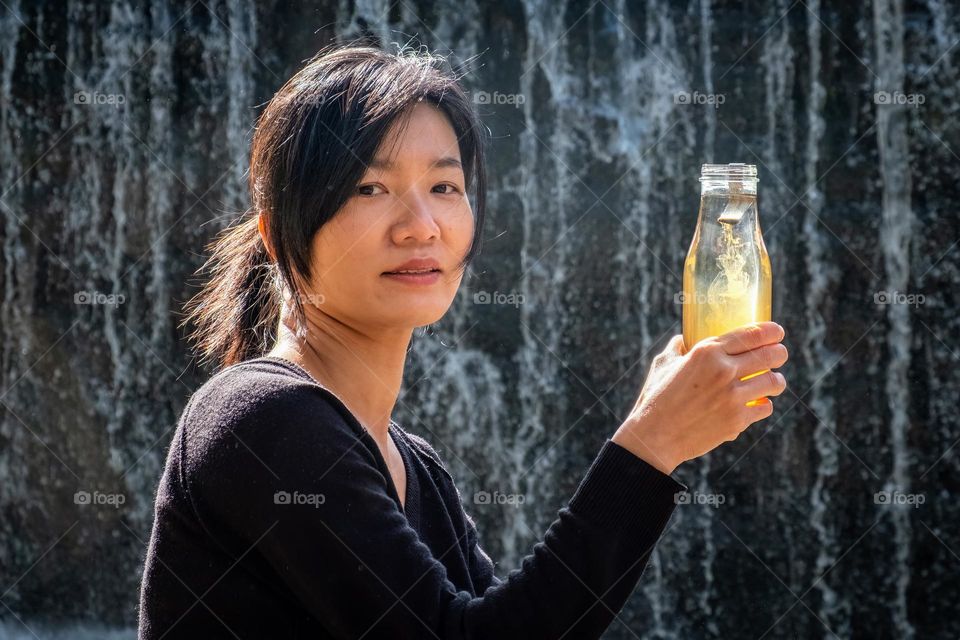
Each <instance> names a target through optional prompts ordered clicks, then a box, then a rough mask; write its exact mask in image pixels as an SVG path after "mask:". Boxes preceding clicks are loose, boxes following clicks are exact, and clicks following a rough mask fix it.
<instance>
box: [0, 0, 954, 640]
mask: <svg viewBox="0 0 960 640" xmlns="http://www.w3.org/2000/svg"><path fill="white" fill-rule="evenodd" d="M357 36H366V37H368V38H371V39H373V40H374V41H375V42H378V43H379V44H380V45H381V46H383V47H384V48H387V49H391V50H396V49H397V46H398V44H399V45H405V44H406V45H410V44H411V43H412V46H418V45H420V44H423V45H425V46H427V47H428V48H429V49H430V50H431V51H433V52H435V53H439V54H444V55H446V56H448V59H449V61H450V64H451V66H454V67H456V68H458V69H460V70H462V71H464V73H465V75H464V79H463V82H464V84H465V86H466V87H467V88H468V89H469V90H470V91H471V92H472V94H473V95H474V99H475V102H476V104H477V108H478V109H479V111H480V112H481V115H482V117H483V119H484V121H485V123H486V125H487V126H488V127H489V129H490V131H491V133H492V139H491V145H490V165H489V169H490V173H491V183H492V184H491V194H490V196H491V201H490V211H489V219H488V225H487V228H486V233H485V248H484V251H483V253H482V255H481V256H480V258H479V259H478V261H477V263H476V264H475V266H474V268H473V269H472V271H471V272H470V275H469V276H468V278H467V279H466V280H465V282H464V286H463V288H462V290H461V292H460V294H459V297H458V299H457V301H456V303H455V305H454V307H453V308H452V309H451V311H450V313H449V314H448V316H447V317H446V318H445V319H444V320H443V321H442V322H440V323H438V324H437V325H435V326H433V327H430V328H427V329H424V330H418V331H417V334H416V336H415V338H414V345H413V349H412V352H411V355H410V360H409V365H408V368H407V371H406V378H405V384H404V389H403V393H402V396H401V398H400V400H399V402H398V405H397V413H396V415H395V416H394V417H395V418H396V419H397V420H398V422H400V424H402V425H403V426H404V427H405V428H407V429H408V430H410V431H412V432H415V433H419V434H421V435H423V436H424V437H426V438H427V439H428V440H429V441H430V442H432V443H433V444H434V446H435V447H436V448H437V449H438V451H439V452H440V454H441V456H442V457H443V458H444V460H445V462H446V463H447V465H448V466H449V467H450V469H451V472H452V473H453V476H454V477H455V478H456V479H457V481H458V483H459V486H460V490H461V494H462V496H463V499H464V503H465V508H466V509H467V510H468V512H469V513H470V514H471V515H472V516H473V517H474V518H475V519H476V520H477V522H478V526H479V529H480V533H481V541H482V544H483V545H484V547H485V548H486V549H487V550H488V551H489V553H490V554H491V556H492V557H493V558H494V559H495V560H496V561H497V563H498V565H497V566H498V569H497V572H498V574H499V575H501V576H504V575H505V574H506V573H507V572H508V571H510V570H512V569H515V568H517V567H519V564H520V561H521V559H522V557H523V556H524V555H525V554H527V553H528V552H529V551H530V549H531V547H532V545H533V544H534V543H535V542H536V541H538V540H539V539H540V536H541V535H542V533H543V532H544V531H545V530H546V528H547V527H548V526H549V524H550V522H551V521H552V520H553V519H554V518H555V517H556V511H557V510H558V509H559V508H560V507H562V506H563V505H564V504H565V502H566V501H567V500H568V499H569V497H570V496H571V495H572V493H573V491H574V489H575V488H576V486H577V484H578V483H579V481H580V479H581V477H582V475H583V473H584V471H585V470H586V468H587V466H588V465H589V463H590V461H591V460H592V458H593V456H594V455H595V454H596V452H597V451H598V449H599V447H600V445H601V444H602V442H603V441H604V439H605V438H607V437H609V436H610V435H612V433H613V431H614V430H615V429H616V427H617V426H618V425H619V424H620V422H621V421H622V420H623V419H624V418H625V417H626V414H627V411H628V410H629V408H630V407H631V406H632V404H633V401H634V399H635V397H636V395H637V393H638V391H639V389H640V386H641V384H642V382H643V378H644V375H645V372H646V370H647V367H648V366H649V362H650V360H651V358H652V357H653V355H655V354H656V352H657V351H659V349H660V348H662V347H663V345H664V344H665V343H666V341H667V340H668V339H669V337H670V336H671V335H672V334H674V333H678V332H679V331H680V325H679V320H680V305H679V304H677V293H678V292H679V291H680V288H681V280H680V275H681V270H682V264H683V259H684V256H685V254H686V251H687V248H688V246H689V242H690V239H691V236H692V233H693V229H694V225H695V222H696V217H697V207H698V197H699V185H698V182H697V178H698V176H699V168H700V164H701V163H704V162H744V163H752V164H756V165H757V166H758V169H759V174H760V186H759V190H760V191H759V193H760V196H759V201H760V220H761V226H762V229H763V233H764V236H765V238H766V243H767V247H768V250H769V252H770V255H771V259H772V262H773V269H774V319H776V320H778V321H779V322H780V323H782V324H783V325H784V326H785V327H786V330H787V337H786V343H787V345H788V346H789V348H790V350H791V360H790V362H789V363H788V365H787V366H786V367H785V368H784V370H783V371H784V373H785V374H786V376H787V379H788V382H789V389H788V391H787V392H786V393H785V394H784V395H783V396H782V397H781V399H779V400H778V401H777V402H776V412H775V415H774V416H773V417H772V418H770V419H768V420H766V421H764V422H762V423H759V424H757V425H755V426H754V427H752V428H751V429H750V430H748V431H747V432H746V433H744V434H743V435H742V436H741V437H740V438H739V439H738V440H737V441H736V442H734V443H729V444H727V445H725V446H723V447H721V448H720V449H718V450H716V451H714V452H712V453H711V454H709V455H707V456H704V457H703V458H701V459H699V460H697V461H694V462H690V463H687V464H685V465H683V466H682V467H681V468H680V469H679V470H678V471H677V472H676V476H677V477H678V478H679V479H681V480H682V481H683V482H685V483H686V484H687V485H688V486H689V487H690V489H691V501H690V502H689V503H687V504H681V505H679V506H678V508H677V511H676V513H675V515H674V517H673V519H672V520H671V522H670V525H669V529H668V530H667V532H666V534H665V535H664V537H663V539H662V540H661V542H660V544H659V547H658V549H657V550H656V553H655V555H654V556H653V559H652V562H651V565H650V566H649V567H648V569H647V571H646V573H645V574H644V576H643V578H642V581H641V584H640V586H639V587H638V588H637V590H636V591H635V593H634V594H633V596H632V597H631V598H630V600H629V602H628V604H627V606H626V607H625V608H624V610H623V611H622V612H620V613H619V615H618V617H617V619H616V620H615V621H614V623H613V624H612V626H611V627H610V629H609V630H608V632H607V634H606V636H605V637H608V638H617V639H619V638H677V639H691V638H817V637H823V638H834V637H838V638H914V637H916V638H955V637H957V636H958V635H960V617H958V616H957V613H958V605H957V603H958V601H960V580H958V578H957V575H958V570H960V533H958V529H960V527H958V525H960V504H958V495H960V494H958V478H957V471H958V465H960V457H958V454H960V447H957V438H958V437H960V429H958V427H960V424H958V423H960V418H958V410H957V408H958V398H960V367H958V364H960V362H958V360H960V356H958V353H960V340H958V338H960V320H958V311H960V300H958V295H960V248H958V242H960V214H958V195H960V194H958V187H957V184H958V178H960V157H958V155H957V154H958V153H960V118H958V115H960V103H958V99H960V96H958V91H957V87H958V80H960V78H958V67H960V46H958V40H960V3H957V2H949V1H946V0H927V1H925V2H921V1H916V2H910V1H907V0H872V1H866V2H862V3H848V2H820V1H818V0H795V1H793V2H789V1H787V0H771V1H768V2H760V1H746V2H732V1H723V0H700V1H694V0H691V1H685V2H680V1H677V2H673V1H666V0H648V1H646V2H642V1H636V2H624V1H617V0H582V1H581V0H576V1H566V2H555V1H546V0H527V1H524V2H496V3H493V2H489V3H488V2H478V1H474V0H457V1H454V0H435V1H431V2H425V1H424V2H421V1H418V0H393V1H389V0H364V1H357V2H350V1H348V0H343V1H341V2H331V1H319V0H317V1H308V0H303V1H297V2H285V1H281V0H272V1H271V0H263V1H259V2H254V1H253V0H154V1H152V2H146V1H141V0H60V1H57V2H54V1H41V0H0V159H2V164H0V187H2V188H0V194H2V195H0V247H2V249H0V299H2V303H0V304H2V307H0V605H2V606H0V638H15V639H18V640H19V639H21V638H84V637H90V638H133V637H134V636H135V630H134V628H135V625H136V615H137V596H138V588H139V579H140V576H141V570H142V562H143V557H144V554H145V551H146V541H147V538H148V535H149V531H150V527H151V519H152V503H153V496H154V491H155V488H156V484H157V482H158V480H159V478H160V473H161V470H162V463H163V460H164V457H165V454H166V451H167V448H168V446H169V441H170V437H171V435H172V432H173V428H174V427H175V425H176V421H177V419H178V417H179V415H180V412H181V410H182V408H183V407H184V405H185V403H186V401H187V399H188V397H189V396H190V394H191V393H192V392H193V390H194V389H196V388H197V387H198V386H199V385H200V384H202V382H203V381H204V380H206V379H207V378H208V377H209V375H210V374H211V372H210V371H204V370H201V369H199V368H198V367H197V364H196V360H195V359H194V358H193V357H191V354H190V353H189V351H188V349H187V345H186V343H185V341H184V339H183V337H184V332H183V331H182V330H181V329H179V328H178V326H177V325H178V323H179V320H180V315H179V313H180V309H181V306H182V304H183V302H185V301H186V300H187V299H188V298H189V297H190V296H191V295H192V294H193V293H195V291H196V285H197V284H198V283H197V282H196V281H195V280H192V279H191V275H192V274H193V272H194V271H195V269H197V267H199V266H200V265H201V264H202V262H203V259H204V257H205V256H204V246H205V245H206V243H207V242H208V241H209V240H210V239H211V238H212V237H213V236H214V235H215V234H216V233H217V232H218V231H220V230H221V229H223V228H224V227H225V226H227V225H228V224H230V223H231V222H232V221H234V220H235V219H236V218H237V216H238V214H239V213H241V212H242V211H243V210H244V209H245V208H246V206H247V203H248V198H247V194H246V191H245V181H244V176H245V171H246V167H247V160H248V145H249V141H250V138H251V133H252V126H253V124H254V121H255V118H256V116H257V114H258V113H259V112H260V110H261V109H262V107H263V105H264V104H265V103H266V101H268V100H269V98H270V97H271V96H272V95H273V93H274V92H275V91H276V90H277V89H278V88H279V87H280V85H281V84H282V83H283V82H284V81H285V80H286V78H288V77H289V76H290V75H291V74H292V73H293V72H294V71H295V70H296V69H298V68H299V66H300V65H301V63H302V61H303V60H305V59H306V58H308V57H309V56H311V55H312V54H313V53H314V52H315V51H316V50H317V49H319V48H320V47H321V46H323V45H325V44H327V43H329V42H332V41H347V40H350V39H352V38H355V37H357ZM484 491H485V492H487V493H489V494H490V495H492V496H499V497H498V498H497V499H494V500H485V499H484V498H483V497H479V498H478V492H484ZM84 492H86V493H84ZM481 495H482V494H481ZM84 496H86V497H84Z"/></svg>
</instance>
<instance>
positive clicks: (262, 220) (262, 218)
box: [257, 212, 276, 260]
mask: <svg viewBox="0 0 960 640" xmlns="http://www.w3.org/2000/svg"><path fill="white" fill-rule="evenodd" d="M257 229H259V231H260V238H261V239H262V240H263V245H264V246H265V247H266V248H267V255H269V256H270V259H271V260H276V257H275V256H274V255H273V247H272V246H271V244H270V234H269V233H267V215H266V214H265V213H263V212H261V213H260V214H258V215H257Z"/></svg>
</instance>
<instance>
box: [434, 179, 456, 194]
mask: <svg viewBox="0 0 960 640" xmlns="http://www.w3.org/2000/svg"><path fill="white" fill-rule="evenodd" d="M437 187H447V190H446V191H444V192H443V193H442V195H448V194H451V193H459V191H460V189H459V188H457V186H456V185H453V184H450V183H449V182H444V183H443V184H438V185H437V186H436V187H434V189H436V188H437Z"/></svg>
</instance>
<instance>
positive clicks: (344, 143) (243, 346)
mask: <svg viewBox="0 0 960 640" xmlns="http://www.w3.org/2000/svg"><path fill="white" fill-rule="evenodd" d="M445 62H446V60H445V59H444V58H443V57H440V56H437V55H434V54H431V53H429V52H428V51H426V49H424V48H420V49H418V50H411V49H401V50H399V51H398V52H397V53H396V54H391V53H388V52H385V51H382V50H380V49H377V48H375V47H372V46H365V45H347V46H342V45H341V46H336V45H334V46H330V47H326V48H325V49H323V50H321V51H320V52H319V53H318V54H317V55H316V56H314V57H313V58H312V59H311V60H309V62H308V63H307V64H306V66H304V67H303V68H302V69H301V70H300V71H298V72H297V73H296V74H294V76H293V77H292V78H290V79H289V80H288V81H287V82H286V83H285V84H284V85H283V87H282V88H281V89H280V90H279V91H278V92H277V93H276V94H275V95H274V96H273V98H272V99H271V100H270V102H269V103H268V104H267V107H266V109H265V110H264V111H263V113H262V114H261V115H260V117H259V119H258V121H257V127H256V133H255V134H254V137H253V143H252V146H251V152H250V177H249V188H250V196H251V200H252V207H251V208H250V209H249V210H247V211H246V212H245V213H244V214H243V215H242V216H241V218H240V220H239V222H237V223H236V224H234V225H233V226H231V227H228V228H227V229H225V230H224V231H223V232H221V234H219V235H218V236H217V238H215V239H214V241H213V242H211V243H210V245H208V247H207V250H208V251H210V252H211V255H210V258H209V259H208V260H207V262H206V263H205V264H204V265H203V267H201V268H200V270H198V272H197V273H200V272H202V271H206V270H209V272H210V278H209V280H208V281H207V282H206V283H205V284H204V285H203V288H202V290H201V291H200V292H199V293H197V294H196V295H195V296H194V297H193V298H192V299H191V300H190V301H189V302H188V303H187V304H186V305H185V310H186V312H187V313H186V317H185V319H184V320H183V322H182V323H181V326H183V325H185V324H188V323H192V324H194V325H195V327H196V328H195V330H194V331H193V333H191V334H190V335H189V336H188V338H189V339H190V340H191V341H192V342H193V343H194V345H195V348H196V349H197V350H198V351H199V353H200V355H201V356H202V362H203V363H209V362H213V363H215V364H216V366H217V367H227V366H230V365H231V364H235V363H237V362H242V361H244V360H247V359H249V358H253V357H257V356H260V355H263V354H264V353H266V352H267V351H268V350H269V349H270V348H271V347H272V344H273V342H274V341H275V340H276V334H277V325H278V323H279V319H280V310H281V305H282V301H283V299H284V298H286V299H288V300H290V301H291V302H292V311H293V314H294V316H293V317H294V319H295V322H296V331H297V332H298V335H300V336H303V332H305V330H306V329H305V320H304V312H303V308H302V304H301V299H300V295H299V294H300V292H301V291H302V284H303V283H305V282H309V278H310V247H311V240H312V238H313V236H314V234H315V233H316V232H317V230H318V229H319V228H320V227H322V226H323V225H324V224H326V223H327V222H328V221H329V220H330V219H331V218H332V217H333V216H334V215H335V214H336V213H337V211H338V210H339V209H340V208H341V207H342V206H343V205H344V204H345V203H346V201H347V200H348V198H350V196H351V195H352V194H353V192H354V190H355V189H356V186H357V183H358V182H359V181H360V180H361V179H362V177H363V175H364V173H365V171H366V168H367V166H368V165H369V164H370V162H371V161H372V160H373V157H374V154H375V153H376V152H377V150H378V148H379V147H380V144H381V142H382V141H383V139H384V138H385V136H386V134H387V132H388V130H389V129H390V127H391V125H392V124H393V123H394V122H395V121H397V119H398V118H401V117H402V116H403V115H404V114H406V113H407V112H408V109H409V108H411V107H413V106H414V105H415V104H416V103H417V102H421V101H426V102H429V103H431V104H433V105H434V106H436V107H437V108H439V109H440V110H441V111H442V112H443V113H444V114H445V115H446V117H447V118H448V119H449V121H450V124H451V125H452V127H453V129H454V132H455V133H456V136H457V140H458V144H459V148H460V157H461V162H462V163H463V172H464V178H465V181H466V184H465V186H466V189H467V191H468V192H469V191H470V190H471V186H472V187H473V188H474V189H475V197H474V198H473V202H472V204H473V211H474V216H475V233H474V237H473V243H472V245H471V247H470V249H469V251H468V252H467V254H466V255H465V256H464V258H463V260H462V261H461V263H460V266H459V268H460V269H461V270H463V269H465V268H466V267H467V266H468V265H469V263H470V262H471V261H472V260H473V258H474V257H475V256H476V255H477V253H479V251H480V240H481V231H482V228H483V218H484V208H485V201H486V193H485V192H486V174H485V171H484V158H483V153H484V150H483V145H484V141H485V139H486V138H485V136H484V130H483V127H482V125H481V123H480V121H479V119H478V117H477V115H476V112H475V111H474V109H473V105H472V103H471V100H470V98H469V97H468V95H467V94H466V92H465V91H464V89H463V88H462V87H461V85H460V83H459V78H458V77H457V76H456V75H455V74H454V73H453V72H451V71H448V70H447V69H446V68H445V64H444V63H445ZM261 212H264V213H265V214H266V221H265V222H266V231H267V237H268V239H269V242H270V245H271V250H272V251H273V254H274V259H275V260H272V259H271V258H270V256H269V255H268V253H267V250H266V246H265V245H264V243H263V240H262V238H261V237H260V234H259V231H258V215H259V214H260V213H261Z"/></svg>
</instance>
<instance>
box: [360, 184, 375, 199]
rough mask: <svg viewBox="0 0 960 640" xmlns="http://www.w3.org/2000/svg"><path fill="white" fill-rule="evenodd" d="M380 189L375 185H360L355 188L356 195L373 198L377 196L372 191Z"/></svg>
mask: <svg viewBox="0 0 960 640" xmlns="http://www.w3.org/2000/svg"><path fill="white" fill-rule="evenodd" d="M380 188H381V187H380V185H376V184H362V185H360V186H359V187H357V195H361V196H375V195H378V194H376V193H373V190H374V189H380Z"/></svg>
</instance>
